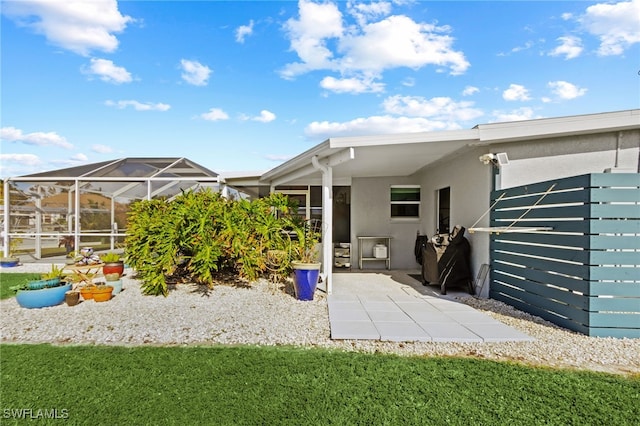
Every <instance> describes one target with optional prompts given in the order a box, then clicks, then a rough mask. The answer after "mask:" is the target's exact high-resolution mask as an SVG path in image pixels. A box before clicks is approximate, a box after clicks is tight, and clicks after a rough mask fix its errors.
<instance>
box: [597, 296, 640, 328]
mask: <svg viewBox="0 0 640 426" xmlns="http://www.w3.org/2000/svg"><path fill="white" fill-rule="evenodd" d="M588 299H589V303H588V305H589V306H588V308H587V310H588V311H594V312H600V311H615V312H635V313H637V314H640V299H638V298H636V297H589V298H588ZM635 319H636V320H637V321H638V324H637V325H638V327H640V315H637V317H635Z"/></svg>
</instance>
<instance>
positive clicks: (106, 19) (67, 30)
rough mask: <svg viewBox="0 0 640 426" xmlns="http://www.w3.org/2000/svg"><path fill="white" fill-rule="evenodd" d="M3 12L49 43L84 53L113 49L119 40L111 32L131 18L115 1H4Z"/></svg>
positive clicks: (120, 28) (122, 28)
mask: <svg viewBox="0 0 640 426" xmlns="http://www.w3.org/2000/svg"><path fill="white" fill-rule="evenodd" d="M2 13H3V14H4V15H6V16H8V17H9V18H11V19H13V20H14V21H16V23H17V24H18V25H20V26H24V27H27V28H30V29H32V30H33V31H34V32H36V33H38V34H42V35H44V36H45V37H46V39H47V40H48V41H49V42H50V43H51V44H53V45H56V46H59V47H62V48H64V49H67V50H70V51H72V52H75V53H77V54H80V55H83V56H88V55H89V54H90V52H91V51H93V50H100V51H103V52H113V51H115V50H116V49H117V47H118V39H117V38H116V37H115V35H114V33H119V32H122V31H123V30H124V29H125V28H126V26H127V24H128V23H130V22H133V21H134V19H133V18H131V17H130V16H125V15H122V14H121V13H120V12H119V11H118V2H117V1H116V0H91V1H51V0H29V1H3V2H2Z"/></svg>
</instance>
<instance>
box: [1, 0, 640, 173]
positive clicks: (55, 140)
mask: <svg viewBox="0 0 640 426" xmlns="http://www.w3.org/2000/svg"><path fill="white" fill-rule="evenodd" d="M1 7H2V16H1V19H2V21H1V60H2V69H1V71H2V73H1V84H2V87H1V98H0V102H1V104H0V106H1V108H2V109H1V116H0V137H1V142H0V143H1V145H0V147H1V153H0V155H1V165H2V171H1V172H0V174H1V175H2V177H8V176H17V175H23V174H29V173H35V172H40V171H45V170H53V169H58V168H63V167H70V166H74V165H80V164H85V163H93V162H98V161H105V160H110V159H116V158H122V157H142V156H149V157H156V156H172V157H173V156H175V157H187V158H189V159H191V160H193V161H195V162H197V163H199V164H201V165H203V166H205V167H208V168H209V169H211V170H214V171H217V172H227V171H249V170H251V171H253V170H268V169H270V168H273V167H275V166H277V165H278V164H280V163H281V162H283V161H285V160H286V159H288V158H291V157H292V156H295V155H297V154H299V153H301V152H303V151H304V150H306V149H308V148H310V147H312V146H314V145H316V144H318V143H320V142H322V141H323V140H325V139H327V138H329V137H337V136H356V135H366V134H381V133H402V132H414V131H440V130H450V129H468V128H471V127H473V126H474V125H476V124H479V123H491V122H497V121H512V120H522V119H532V118H542V117H555V116H565V115H574V114H587V113H596V112H605V111H617V110H624V109H632V108H638V107H639V104H640V75H639V70H640V60H639V58H640V0H632V1H620V2H606V1H600V2H592V1H573V2H564V1H536V2H524V1H498V2H489V1H468V2H462V1H446V2H445V1H443V2H438V1H412V0H402V1H391V0H389V1H366V2H360V1H339V2H336V1H311V0H301V1H254V2H250V1H220V2H218V1H179V2H177V1H176V2H174V1H119V2H117V1H115V0H90V1H86V0H85V1H63V0H34V1H22V0H21V1H16V0H14V1H4V0H3V1H2V2H1Z"/></svg>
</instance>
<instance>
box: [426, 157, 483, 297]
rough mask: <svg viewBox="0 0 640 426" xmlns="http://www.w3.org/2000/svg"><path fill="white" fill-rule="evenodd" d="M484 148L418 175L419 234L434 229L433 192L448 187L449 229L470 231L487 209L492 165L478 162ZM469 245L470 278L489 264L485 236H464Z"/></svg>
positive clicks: (435, 212)
mask: <svg viewBox="0 0 640 426" xmlns="http://www.w3.org/2000/svg"><path fill="white" fill-rule="evenodd" d="M484 153H486V150H485V149H481V148H476V149H472V150H470V151H467V152H466V153H464V154H461V155H459V156H457V157H455V158H451V159H450V160H448V161H447V162H446V163H445V164H439V165H438V166H435V167H431V168H428V169H426V170H424V171H422V172H421V173H420V174H419V180H418V182H419V184H420V185H421V187H422V193H423V196H424V197H423V203H422V204H423V211H424V212H425V215H424V217H423V220H422V225H423V227H422V228H421V233H422V234H426V235H429V236H432V235H433V234H434V233H435V231H436V228H437V222H436V220H437V219H436V218H437V211H436V208H437V191H438V190H439V189H441V188H444V187H447V186H448V187H450V188H451V226H455V225H462V226H464V227H465V228H467V229H468V228H470V227H471V226H472V225H473V224H474V223H475V222H476V221H477V220H478V219H479V218H480V217H481V216H482V215H483V214H484V213H485V212H486V211H487V209H488V208H489V192H490V191H491V180H492V169H491V167H492V166H488V165H484V164H483V163H482V162H480V161H479V160H478V157H480V155H482V154H484ZM488 224H489V217H488V215H487V216H486V217H484V218H483V219H482V220H481V221H480V222H479V223H478V224H477V225H476V226H488ZM465 236H466V237H467V239H468V240H469V244H471V268H472V270H473V276H474V278H475V277H476V275H477V272H478V270H479V269H480V267H481V265H482V264H483V263H489V235H488V234H487V233H480V232H476V233H473V234H470V233H469V232H467V233H466V234H465ZM488 294H489V286H488V283H487V284H485V288H484V289H483V294H482V295H483V296H488Z"/></svg>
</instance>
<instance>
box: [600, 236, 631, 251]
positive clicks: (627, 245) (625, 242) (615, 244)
mask: <svg viewBox="0 0 640 426" xmlns="http://www.w3.org/2000/svg"><path fill="white" fill-rule="evenodd" d="M588 247H589V248H591V249H592V250H607V249H612V248H616V249H620V250H623V249H634V250H640V238H638V237H637V236H626V235H590V236H589V246H588Z"/></svg>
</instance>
